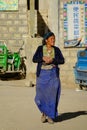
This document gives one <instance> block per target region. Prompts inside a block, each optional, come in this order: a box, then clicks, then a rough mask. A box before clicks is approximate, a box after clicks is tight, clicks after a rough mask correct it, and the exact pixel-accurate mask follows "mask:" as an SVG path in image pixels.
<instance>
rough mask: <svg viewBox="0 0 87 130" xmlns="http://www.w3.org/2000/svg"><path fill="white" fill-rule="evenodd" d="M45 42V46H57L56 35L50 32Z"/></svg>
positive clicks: (46, 35)
mask: <svg viewBox="0 0 87 130" xmlns="http://www.w3.org/2000/svg"><path fill="white" fill-rule="evenodd" d="M44 42H45V44H49V45H51V46H54V44H55V35H54V33H53V32H48V33H46V34H45V36H44Z"/></svg>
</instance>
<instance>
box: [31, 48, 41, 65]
mask: <svg viewBox="0 0 87 130" xmlns="http://www.w3.org/2000/svg"><path fill="white" fill-rule="evenodd" d="M32 61H33V62H34V63H39V62H43V52H42V46H39V47H38V48H37V50H36V52H35V54H34V56H33V59H32Z"/></svg>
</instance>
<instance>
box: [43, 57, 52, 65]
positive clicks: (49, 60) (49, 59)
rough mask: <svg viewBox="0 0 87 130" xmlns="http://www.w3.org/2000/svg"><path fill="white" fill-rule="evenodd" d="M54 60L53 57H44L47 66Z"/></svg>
mask: <svg viewBox="0 0 87 130" xmlns="http://www.w3.org/2000/svg"><path fill="white" fill-rule="evenodd" d="M52 60H53V59H52V58H51V57H47V56H44V57H43V61H44V62H45V63H46V64H48V63H51V62H52Z"/></svg>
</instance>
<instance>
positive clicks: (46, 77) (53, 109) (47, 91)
mask: <svg viewBox="0 0 87 130" xmlns="http://www.w3.org/2000/svg"><path fill="white" fill-rule="evenodd" d="M60 93H61V87H60V79H59V78H58V77H57V76H56V68H52V69H49V70H45V69H42V70H41V72H40V76H39V77H37V81H36V96H35V103H36V105H37V106H38V108H39V110H40V111H41V113H45V114H46V115H47V116H48V117H50V118H53V119H54V118H55V117H57V116H58V110H57V107H58V102H59V99H60Z"/></svg>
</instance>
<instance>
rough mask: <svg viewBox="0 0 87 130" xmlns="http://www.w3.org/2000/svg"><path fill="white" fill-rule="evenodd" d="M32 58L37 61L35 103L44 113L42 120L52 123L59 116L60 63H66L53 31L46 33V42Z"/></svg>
mask: <svg viewBox="0 0 87 130" xmlns="http://www.w3.org/2000/svg"><path fill="white" fill-rule="evenodd" d="M32 60H33V62H34V63H37V71H36V96H35V103H36V105H37V106H38V108H39V110H40V112H41V113H42V116H41V121H42V122H43V123H44V122H46V121H48V123H51V124H52V123H54V121H53V120H54V119H55V118H56V117H57V116H58V111H57V107H58V102H59V99H60V92H61V86H60V78H59V67H58V65H59V64H64V57H63V55H62V53H61V51H60V49H59V48H58V47H56V46H55V35H54V33H53V32H48V33H47V34H46V35H45V37H44V44H43V45H41V46H39V47H38V48H37V50H36V52H35V54H34V56H33V59H32Z"/></svg>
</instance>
